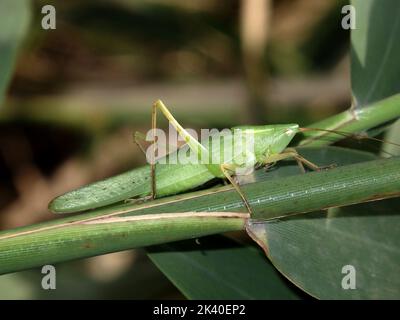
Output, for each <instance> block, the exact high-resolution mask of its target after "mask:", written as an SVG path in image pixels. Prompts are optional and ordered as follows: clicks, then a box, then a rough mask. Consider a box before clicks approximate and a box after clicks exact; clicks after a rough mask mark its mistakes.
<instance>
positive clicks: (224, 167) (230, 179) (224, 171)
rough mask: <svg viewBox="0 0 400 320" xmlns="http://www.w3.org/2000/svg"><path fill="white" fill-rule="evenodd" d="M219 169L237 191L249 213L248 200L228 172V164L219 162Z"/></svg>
mask: <svg viewBox="0 0 400 320" xmlns="http://www.w3.org/2000/svg"><path fill="white" fill-rule="evenodd" d="M220 168H221V171H222V172H223V174H224V175H225V177H226V178H227V179H228V180H229V182H230V183H231V184H232V186H233V187H234V188H235V190H236V191H237V193H239V195H240V197H241V198H242V201H243V203H244V205H245V206H246V208H247V211H248V212H249V214H250V215H251V213H252V210H251V207H250V204H249V202H248V201H247V199H246V196H245V195H244V194H243V192H242V190H241V189H240V187H239V185H238V184H237V183H236V182H235V180H233V178H232V176H231V175H230V174H229V172H228V170H227V169H228V168H229V165H228V164H221V166H220Z"/></svg>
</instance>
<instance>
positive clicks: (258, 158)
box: [49, 100, 320, 213]
mask: <svg viewBox="0 0 400 320" xmlns="http://www.w3.org/2000/svg"><path fill="white" fill-rule="evenodd" d="M157 110H160V111H161V112H162V113H163V114H164V115H165V117H166V118H167V119H168V121H169V122H170V123H171V124H172V125H173V126H174V128H175V129H176V131H177V132H178V134H179V135H180V136H181V137H182V138H183V139H184V141H185V142H186V143H187V145H188V147H189V148H190V149H191V150H192V151H193V152H194V153H195V154H197V155H198V156H199V157H201V158H202V159H208V158H209V157H211V156H212V154H213V153H214V152H220V151H221V150H220V149H221V143H217V144H209V143H206V144H205V145H203V144H201V143H200V142H199V141H197V140H196V139H195V138H194V137H192V136H191V135H190V134H189V133H188V132H187V131H186V130H185V129H184V128H183V127H182V126H181V125H180V124H179V123H178V121H177V120H176V119H175V118H174V117H173V116H172V114H171V113H170V111H169V110H168V109H167V107H166V106H165V105H164V104H163V102H162V101H161V100H157V101H156V102H155V103H154V104H153V108H152V127H153V129H155V128H156V114H157ZM231 130H232V132H236V131H240V132H241V134H242V137H243V136H244V138H246V135H249V136H250V135H251V138H252V139H253V146H254V148H253V150H252V151H251V150H245V151H244V152H242V153H241V154H240V157H232V158H231V159H223V160H222V159H220V161H217V163H214V162H213V163H207V164H202V163H199V164H179V163H178V164H170V163H169V161H168V158H169V157H171V155H167V156H166V157H167V159H166V161H165V163H166V164H154V163H152V164H151V165H150V166H149V165H147V166H143V167H140V168H137V169H133V170H131V171H128V172H126V173H123V174H120V175H117V176H114V177H111V178H108V179H105V180H102V181H98V182H94V183H92V184H89V185H87V186H84V187H81V188H79V189H76V190H74V191H71V192H67V193H66V194H64V195H61V196H59V197H56V198H55V199H53V200H52V201H51V202H50V204H49V209H50V210H51V211H52V212H54V213H71V212H78V211H84V210H89V209H94V208H98V207H103V206H106V205H110V204H113V203H116V202H120V201H124V200H126V199H130V198H134V197H138V198H149V197H151V198H155V197H164V196H168V195H173V194H178V193H181V192H184V191H187V190H191V189H193V188H196V187H198V186H201V185H203V184H205V183H206V182H207V181H210V180H212V179H214V178H222V179H226V180H227V181H229V182H230V183H231V184H232V186H233V187H234V188H235V189H236V191H237V192H238V194H239V196H240V197H241V199H242V201H243V202H244V204H245V206H246V208H247V210H248V211H249V213H251V207H250V205H249V203H248V201H247V199H246V197H245V195H244V193H243V192H242V190H241V189H240V186H239V184H238V183H237V182H236V181H235V179H234V174H235V170H236V169H239V168H241V169H246V167H254V166H258V165H268V164H271V163H275V162H278V161H280V160H283V159H287V158H293V159H294V160H296V161H297V163H298V165H299V167H300V168H301V169H302V171H304V166H303V165H305V166H307V167H309V168H310V169H312V170H319V169H320V167H318V166H317V165H315V164H313V163H312V162H310V161H308V160H307V159H305V158H303V157H302V156H301V155H299V154H298V153H297V151H296V150H295V149H293V148H287V146H288V145H289V143H290V142H291V141H292V139H293V137H294V136H295V135H296V134H297V133H298V132H300V131H301V128H300V127H299V125H298V124H280V125H263V126H238V127H233V128H232V129H231ZM233 137H235V135H233ZM222 138H223V137H221V139H222ZM153 146H154V148H155V144H153ZM232 147H233V144H229V143H228V144H224V145H223V146H222V149H226V148H232ZM154 151H155V149H153V152H154ZM224 151H227V150H222V154H225V153H226V152H224ZM229 151H230V152H227V153H228V154H233V152H232V150H229Z"/></svg>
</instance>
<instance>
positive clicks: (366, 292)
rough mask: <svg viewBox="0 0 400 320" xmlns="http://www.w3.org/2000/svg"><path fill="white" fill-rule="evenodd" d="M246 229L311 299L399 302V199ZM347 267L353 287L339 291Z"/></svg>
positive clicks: (286, 219)
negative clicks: (312, 297)
mask: <svg viewBox="0 0 400 320" xmlns="http://www.w3.org/2000/svg"><path fill="white" fill-rule="evenodd" d="M341 156H342V157H343V160H344V161H348V160H349V159H352V161H362V160H363V158H364V156H363V155H362V154H361V153H360V154H359V155H358V156H357V155H355V154H349V156H348V157H346V155H345V154H342V155H341ZM371 174H373V172H371ZM393 178H394V179H396V178H395V177H393ZM397 193H398V192H397ZM249 229H250V231H251V233H252V235H253V237H254V238H255V239H256V240H257V241H258V243H260V244H261V245H262V246H263V248H264V250H265V251H266V253H267V255H268V257H269V258H270V259H271V261H272V262H273V264H274V265H275V266H276V267H277V269H278V270H279V271H280V272H282V273H283V274H284V275H285V276H286V277H287V278H288V279H290V280H291V281H292V282H293V283H295V284H296V285H297V286H298V287H299V288H301V289H303V290H304V291H305V292H307V293H309V294H310V295H312V296H314V297H317V298H322V299H362V298H364V299H365V298H368V299H385V298H389V299H398V298H400V279H399V277H398V273H399V271H400V267H399V266H400V249H399V248H400V238H399V237H398V235H399V232H400V201H399V199H398V198H397V199H390V200H384V201H377V202H370V203H364V204H359V205H353V206H348V207H344V208H334V209H329V210H327V211H324V212H315V213H312V214H306V215H298V216H294V217H292V218H290V217H287V218H284V219H280V220H273V221H268V222H264V223H260V222H259V221H253V222H252V223H251V226H250V228H249ZM348 265H349V266H351V267H350V268H352V267H354V270H355V288H356V289H348V290H345V289H343V287H342V281H344V282H345V287H346V283H347V284H348V283H349V282H348V281H349V279H347V278H345V279H344V277H345V276H346V275H347V273H348V272H349V271H346V270H345V269H343V268H346V267H345V266H348ZM342 270H343V272H347V273H342Z"/></svg>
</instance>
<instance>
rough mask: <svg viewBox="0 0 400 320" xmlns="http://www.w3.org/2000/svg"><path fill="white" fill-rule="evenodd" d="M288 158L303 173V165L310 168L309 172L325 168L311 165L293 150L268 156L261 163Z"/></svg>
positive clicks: (288, 149) (289, 149)
mask: <svg viewBox="0 0 400 320" xmlns="http://www.w3.org/2000/svg"><path fill="white" fill-rule="evenodd" d="M288 158H293V159H295V160H296V162H297V164H298V165H299V167H300V169H301V170H302V172H305V169H304V165H305V166H307V167H308V168H310V169H311V170H315V171H320V170H321V169H323V168H325V167H319V166H318V165H316V164H314V163H312V162H311V161H309V160H307V159H306V158H304V157H302V156H301V155H299V153H298V152H297V151H296V149H293V148H287V149H285V150H284V151H283V152H281V153H279V154H275V155H272V156H269V157H268V158H267V159H265V160H264V161H263V163H264V164H268V163H273V162H277V161H280V160H284V159H288ZM328 167H332V166H328Z"/></svg>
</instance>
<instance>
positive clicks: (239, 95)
mask: <svg viewBox="0 0 400 320" xmlns="http://www.w3.org/2000/svg"><path fill="white" fill-rule="evenodd" d="M33 4H34V5H33V13H34V16H33V20H32V23H31V26H30V31H29V34H28V36H27V38H26V41H25V42H24V45H23V47H22V48H21V50H20V55H19V58H18V62H17V66H16V71H15V74H14V77H13V80H12V83H11V86H10V88H9V91H8V96H7V100H6V103H5V107H4V108H2V110H1V111H0V119H1V122H0V176H1V179H0V210H1V212H0V229H7V228H13V227H17V226H21V225H26V224H31V223H36V222H39V221H43V220H46V219H51V218H54V215H53V214H50V213H49V212H48V211H47V203H48V202H49V201H50V200H51V199H52V198H53V197H54V196H56V195H58V194H60V193H63V192H65V191H68V190H70V189H73V188H76V187H78V186H81V185H83V184H86V183H89V182H91V181H94V180H97V179H100V178H104V177H108V176H110V175H113V174H116V173H119V172H122V171H124V170H127V169H129V168H133V167H135V166H139V165H142V164H144V163H145V158H144V156H143V155H142V154H141V153H140V150H139V149H138V148H137V147H136V146H135V145H134V144H133V141H132V133H133V132H134V131H142V132H145V131H146V130H148V129H149V127H150V107H151V104H152V102H153V101H154V100H156V99H158V98H161V99H163V100H164V102H165V103H166V104H167V105H168V106H169V107H170V109H171V111H172V112H173V113H174V115H175V116H176V117H177V119H178V120H179V121H180V122H181V123H182V124H183V125H184V126H186V127H190V128H226V127H231V126H233V125H238V124H260V123H265V124H266V123H270V124H272V123H288V122H297V123H299V124H302V125H306V124H309V123H311V122H313V121H315V120H318V119H321V118H324V117H326V116H328V115H331V114H334V113H336V112H338V111H340V110H344V109H345V108H346V107H348V106H349V105H350V80H349V79H350V77H349V57H348V48H349V33H348V32H347V31H344V30H343V29H341V27H340V26H341V25H340V20H341V17H342V16H341V13H340V10H341V7H342V6H343V5H344V4H346V1H338V0H275V1H272V0H271V1H269V0H241V1H232V0H223V1H221V0H195V1H178V0H169V1H167V0H147V1H139V0H136V1H133V0H118V1H117V0H115V1H95V0H90V1H89V0H87V1H77V0H69V1H61V0H58V1H38V0H37V1H34V2H33ZM45 4H52V5H54V6H55V8H56V10H57V29H56V30H43V29H42V28H41V19H42V17H43V15H42V14H41V8H42V6H43V5H45ZM160 126H166V122H165V121H164V122H161V124H160ZM57 274H58V283H57V287H58V288H57V290H55V291H54V292H45V291H44V290H42V289H40V280H41V276H42V275H41V274H40V271H39V270H32V271H27V272H20V273H17V274H12V275H7V276H2V277H0V298H42V297H45V298H180V297H182V296H181V295H180V293H179V292H178V291H177V290H176V289H175V288H174V287H173V285H172V284H170V283H169V281H168V280H167V279H166V278H165V277H164V276H163V275H162V274H161V273H160V272H159V271H158V270H157V269H156V267H155V266H153V265H152V263H151V262H150V261H149V260H148V259H147V257H146V255H145V253H144V252H143V251H142V250H131V251H127V252H122V253H117V254H111V255H105V256H101V257H96V258H91V259H86V260H83V261H78V262H70V263H64V264H60V265H58V266H57Z"/></svg>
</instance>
